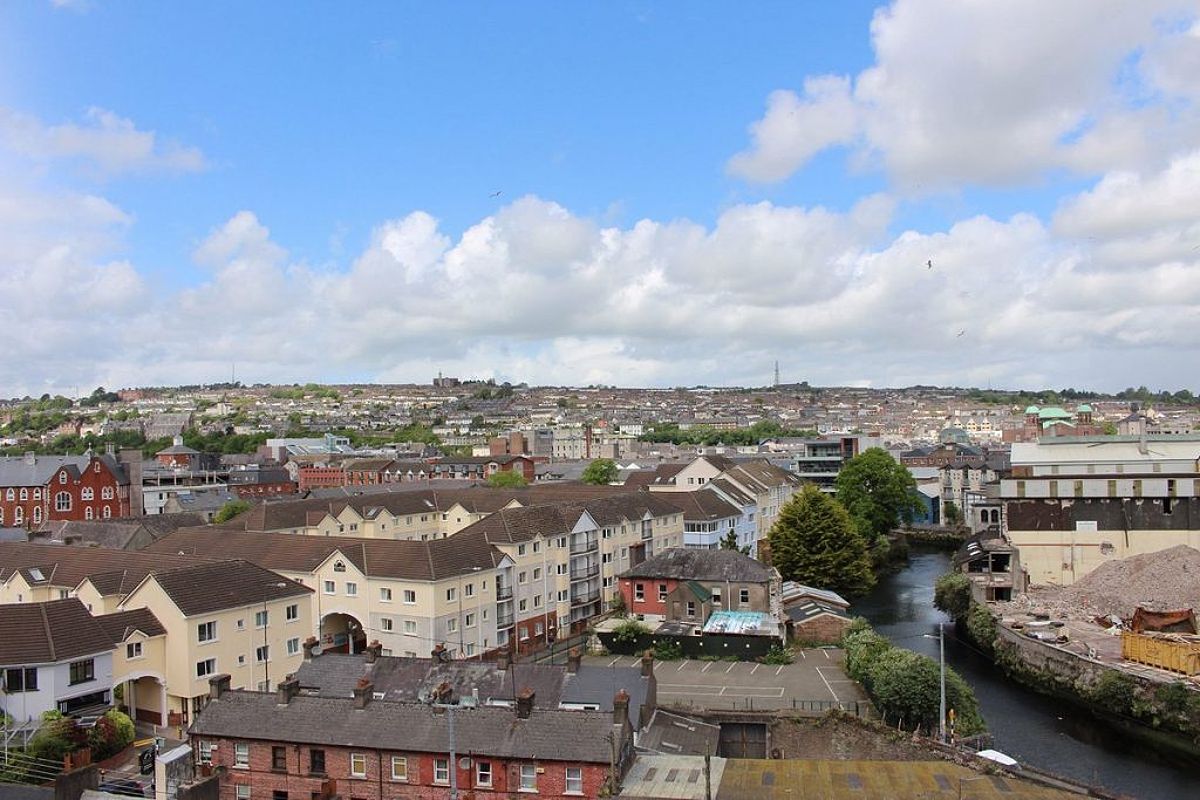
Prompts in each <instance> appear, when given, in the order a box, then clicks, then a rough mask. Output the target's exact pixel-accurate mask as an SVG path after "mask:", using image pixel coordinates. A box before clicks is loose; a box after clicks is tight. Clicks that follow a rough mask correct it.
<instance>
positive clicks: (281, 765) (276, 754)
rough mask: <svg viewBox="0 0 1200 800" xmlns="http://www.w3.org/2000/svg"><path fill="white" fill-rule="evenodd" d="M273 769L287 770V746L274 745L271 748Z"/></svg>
mask: <svg viewBox="0 0 1200 800" xmlns="http://www.w3.org/2000/svg"><path fill="white" fill-rule="evenodd" d="M271 769H273V770H275V771H276V772H287V748H286V747H278V746H276V747H272V748H271Z"/></svg>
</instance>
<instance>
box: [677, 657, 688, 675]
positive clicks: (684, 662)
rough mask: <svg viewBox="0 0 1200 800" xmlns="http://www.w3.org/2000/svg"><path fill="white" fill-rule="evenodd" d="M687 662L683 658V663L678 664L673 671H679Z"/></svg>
mask: <svg viewBox="0 0 1200 800" xmlns="http://www.w3.org/2000/svg"><path fill="white" fill-rule="evenodd" d="M687 663H688V662H687V659H686V658H685V659H684V660H683V663H682V664H680V665H679V666H678V667H676V668H675V671H676V672H679V671H680V670H682V669H683V668H684V667H686V666H687Z"/></svg>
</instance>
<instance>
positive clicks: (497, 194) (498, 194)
mask: <svg viewBox="0 0 1200 800" xmlns="http://www.w3.org/2000/svg"><path fill="white" fill-rule="evenodd" d="M502 194H504V190H503V189H497V190H496V191H494V192H492V193H491V194H489V195H488V197H499V196H500V195H502Z"/></svg>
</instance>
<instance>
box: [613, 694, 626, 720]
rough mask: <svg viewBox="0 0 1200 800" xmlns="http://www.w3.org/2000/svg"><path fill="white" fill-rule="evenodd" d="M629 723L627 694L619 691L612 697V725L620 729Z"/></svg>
mask: <svg viewBox="0 0 1200 800" xmlns="http://www.w3.org/2000/svg"><path fill="white" fill-rule="evenodd" d="M628 722H629V692H627V691H625V690H624V689H621V690H620V691H618V692H617V693H616V695H615V696H614V697H613V725H621V726H622V727H623V726H624V725H625V724H626V723H628Z"/></svg>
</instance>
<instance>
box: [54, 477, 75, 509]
mask: <svg viewBox="0 0 1200 800" xmlns="http://www.w3.org/2000/svg"><path fill="white" fill-rule="evenodd" d="M64 477H65V475H64ZM54 510H55V511H70V510H71V493H70V492H58V493H57V494H55V495H54Z"/></svg>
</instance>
